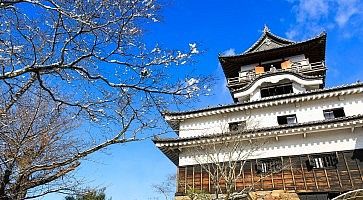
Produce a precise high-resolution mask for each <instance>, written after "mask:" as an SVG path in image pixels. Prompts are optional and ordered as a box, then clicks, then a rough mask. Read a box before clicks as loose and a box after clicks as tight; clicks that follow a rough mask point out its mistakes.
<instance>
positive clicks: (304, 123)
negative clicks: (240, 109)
mask: <svg viewBox="0 0 363 200" xmlns="http://www.w3.org/2000/svg"><path fill="white" fill-rule="evenodd" d="M360 118H363V115H362V114H358V115H351V116H346V117H340V118H334V119H323V120H315V121H309V122H302V123H296V124H290V125H278V126H272V127H261V128H256V129H246V130H243V131H241V132H224V133H215V134H208V135H196V136H189V137H182V138H181V137H173V138H153V141H154V142H164V141H166V142H167V141H173V140H192V139H197V138H209V137H215V136H229V135H237V134H244V133H257V132H261V131H270V130H271V131H273V130H279V129H286V128H296V127H300V126H311V125H318V124H321V123H334V122H341V121H347V120H354V119H360Z"/></svg>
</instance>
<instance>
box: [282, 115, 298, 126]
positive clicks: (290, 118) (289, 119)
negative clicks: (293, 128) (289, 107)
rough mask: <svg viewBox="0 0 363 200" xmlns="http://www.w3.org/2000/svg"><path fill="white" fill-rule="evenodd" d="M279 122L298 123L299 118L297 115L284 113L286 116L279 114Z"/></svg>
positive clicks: (283, 123)
mask: <svg viewBox="0 0 363 200" xmlns="http://www.w3.org/2000/svg"><path fill="white" fill-rule="evenodd" d="M277 122H278V123H279V125H285V124H296V123H297V119H296V115H295V114H294V115H284V116H277Z"/></svg>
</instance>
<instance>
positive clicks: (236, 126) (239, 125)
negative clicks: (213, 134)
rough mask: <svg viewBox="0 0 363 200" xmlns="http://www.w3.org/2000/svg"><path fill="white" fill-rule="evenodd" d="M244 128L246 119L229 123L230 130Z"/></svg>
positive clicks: (235, 130) (234, 130)
mask: <svg viewBox="0 0 363 200" xmlns="http://www.w3.org/2000/svg"><path fill="white" fill-rule="evenodd" d="M245 128H246V121H238V122H231V123H229V131H230V132H237V131H242V130H243V129H245Z"/></svg>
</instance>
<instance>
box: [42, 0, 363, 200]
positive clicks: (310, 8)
mask: <svg viewBox="0 0 363 200" xmlns="http://www.w3.org/2000/svg"><path fill="white" fill-rule="evenodd" d="M161 15H162V20H161V22H160V23H157V24H154V25H152V26H150V27H149V29H148V31H147V33H146V35H145V39H146V40H147V41H148V42H149V43H159V44H161V45H162V46H163V47H167V48H185V47H187V46H188V44H189V43H192V42H196V43H197V44H198V48H199V49H200V50H202V51H203V53H202V54H201V55H199V56H197V57H196V58H195V61H196V62H195V64H194V65H193V66H190V67H194V68H195V72H196V73H201V74H205V75H214V76H216V77H217V78H219V80H218V81H217V83H216V86H215V87H214V88H213V91H214V93H215V95H214V96H212V97H204V98H202V99H201V101H200V102H198V103H196V105H194V106H195V107H197V108H198V107H206V106H208V105H217V104H225V103H231V102H232V100H231V98H230V96H229V93H228V91H227V90H226V88H225V80H224V76H223V72H222V70H221V68H220V66H219V64H218V58H217V57H218V53H221V54H230V55H231V54H238V53H241V52H243V51H244V50H245V49H247V48H248V47H249V46H250V45H252V44H253V43H254V42H255V41H256V40H257V39H258V38H259V36H260V34H261V32H262V29H263V26H264V24H267V25H268V26H269V28H270V29H271V31H272V32H273V33H275V34H277V35H279V36H282V37H286V38H289V39H292V40H296V41H301V40H304V39H307V38H310V37H313V36H315V35H316V34H318V33H320V32H321V31H323V30H325V31H326V32H327V34H328V37H327V49H326V51H327V54H326V55H327V56H326V63H327V66H328V72H327V79H326V81H327V87H332V86H336V85H341V84H347V83H352V82H355V81H357V80H363V64H362V57H363V56H362V55H363V51H362V49H363V47H362V46H363V1H358V0H329V1H323V0H300V1H299V0H280V1H277V0H264V1H262V0H260V1H249V0H246V1H240V0H233V1H220V0H219V1H217V0H209V1H195V0H180V1H176V0H174V1H171V2H167V3H166V5H165V6H164V8H163V9H162V11H161ZM89 160H90V161H85V162H84V163H83V165H82V167H81V169H79V170H78V171H77V174H78V175H79V176H83V177H85V178H86V179H87V180H88V182H87V184H88V185H90V186H100V187H107V190H106V193H107V195H108V196H109V197H112V198H113V200H119V199H120V200H123V199H125V200H136V199H137V200H148V199H157V198H156V197H158V194H156V193H155V192H153V189H152V187H151V185H152V184H154V183H159V182H161V181H162V180H163V179H164V178H165V176H166V175H168V174H172V173H175V171H176V168H175V166H174V165H173V164H172V163H171V162H170V161H169V160H168V159H167V158H166V157H165V156H164V155H163V154H162V153H161V152H160V151H159V150H158V149H157V148H156V147H155V146H154V145H153V143H152V142H151V141H144V142H138V143H130V144H125V145H119V146H114V147H111V148H109V149H108V150H106V151H105V152H101V153H97V154H95V155H93V156H92V157H91V158H90V159H89ZM44 199H63V198H62V197H61V196H58V195H52V196H49V197H47V198H44ZM160 199H162V198H160Z"/></svg>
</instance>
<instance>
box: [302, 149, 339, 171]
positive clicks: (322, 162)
mask: <svg viewBox="0 0 363 200" xmlns="http://www.w3.org/2000/svg"><path fill="white" fill-rule="evenodd" d="M306 164H307V168H308V169H324V168H332V167H334V168H335V167H336V166H337V164H338V158H337V155H336V154H335V153H329V154H319V155H312V156H310V157H309V160H307V163H306Z"/></svg>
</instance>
